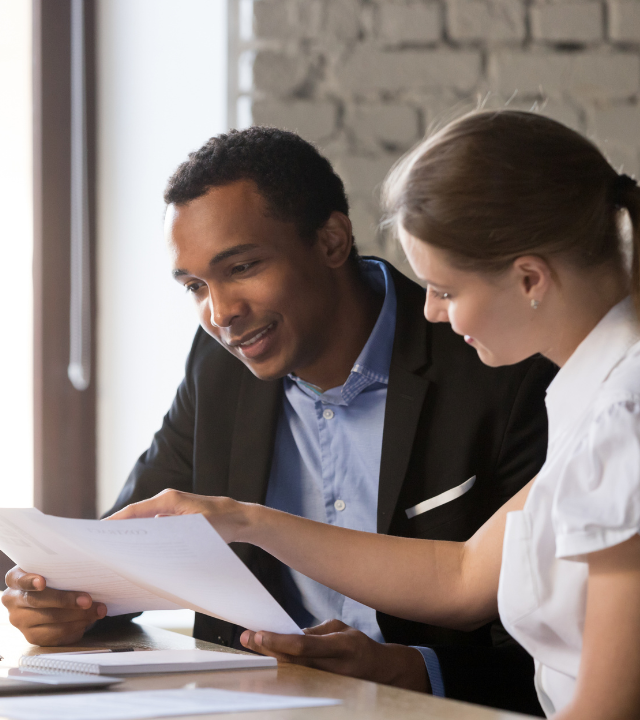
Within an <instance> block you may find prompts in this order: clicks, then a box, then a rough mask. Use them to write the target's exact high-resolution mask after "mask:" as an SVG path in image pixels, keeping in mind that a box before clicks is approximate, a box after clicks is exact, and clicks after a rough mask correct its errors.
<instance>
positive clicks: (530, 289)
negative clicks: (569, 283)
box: [513, 255, 553, 309]
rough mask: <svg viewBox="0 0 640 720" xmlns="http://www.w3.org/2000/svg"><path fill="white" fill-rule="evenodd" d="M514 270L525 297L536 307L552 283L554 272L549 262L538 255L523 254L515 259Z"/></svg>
mask: <svg viewBox="0 0 640 720" xmlns="http://www.w3.org/2000/svg"><path fill="white" fill-rule="evenodd" d="M513 271H514V272H515V274H516V280H517V282H518V284H519V286H520V290H521V292H522V295H523V297H524V298H525V299H526V301H527V302H528V303H529V304H530V305H531V307H532V308H534V309H536V308H537V307H538V305H540V303H541V302H542V301H543V300H544V296H545V295H546V294H547V292H548V290H549V287H550V285H551V280H552V276H553V273H552V270H551V267H550V265H549V263H548V262H547V261H546V260H544V259H543V258H541V257H540V256H538V255H523V256H522V257H519V258H516V259H515V260H514V261H513Z"/></svg>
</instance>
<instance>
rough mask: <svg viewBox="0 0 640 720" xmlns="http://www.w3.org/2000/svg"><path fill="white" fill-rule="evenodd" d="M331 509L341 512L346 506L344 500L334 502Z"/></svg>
mask: <svg viewBox="0 0 640 720" xmlns="http://www.w3.org/2000/svg"><path fill="white" fill-rule="evenodd" d="M333 507H334V508H335V509H336V510H337V511H338V512H342V511H343V510H344V509H345V508H346V507H347V506H346V505H345V502H344V500H336V501H335V502H334V503H333Z"/></svg>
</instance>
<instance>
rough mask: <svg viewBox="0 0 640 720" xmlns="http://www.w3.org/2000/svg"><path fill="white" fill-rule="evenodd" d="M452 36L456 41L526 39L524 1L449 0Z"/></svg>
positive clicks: (449, 25) (449, 20)
mask: <svg viewBox="0 0 640 720" xmlns="http://www.w3.org/2000/svg"><path fill="white" fill-rule="evenodd" d="M448 7H449V12H448V29H449V36H450V37H451V38H452V39H454V40H459V41H465V40H489V41H511V40H523V39H524V37H525V22H524V20H525V9H524V3H523V2H522V1H521V0H493V2H491V0H450V2H449V6H448Z"/></svg>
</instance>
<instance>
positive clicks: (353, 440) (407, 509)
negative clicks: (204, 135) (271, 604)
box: [3, 128, 554, 712]
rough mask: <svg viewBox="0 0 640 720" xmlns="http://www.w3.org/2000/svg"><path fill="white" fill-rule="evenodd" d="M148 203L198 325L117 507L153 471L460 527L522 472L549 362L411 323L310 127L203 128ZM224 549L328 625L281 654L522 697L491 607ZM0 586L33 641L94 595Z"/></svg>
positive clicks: (151, 488) (294, 607) (91, 616)
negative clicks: (447, 615) (454, 625)
mask: <svg viewBox="0 0 640 720" xmlns="http://www.w3.org/2000/svg"><path fill="white" fill-rule="evenodd" d="M165 200H166V202H167V206H168V207H167V216H166V231H167V239H168V242H169V247H170V250H171V254H172V259H173V263H174V271H173V273H174V276H175V278H176V280H177V281H178V282H180V283H181V284H182V285H184V286H185V288H186V289H187V290H188V291H189V292H191V293H192V294H193V296H194V300H195V302H196V305H197V308H198V312H199V315H200V323H201V329H200V330H199V331H198V333H197V334H196V337H195V340H194V344H193V348H192V350H191V354H190V356H189V359H188V362H187V368H186V377H185V380H184V381H183V383H182V384H181V386H180V388H179V389H178V393H177V396H176V399H175V401H174V403H173V405H172V407H171V409H170V411H169V413H168V414H167V416H166V417H165V419H164V422H163V425H162V428H161V430H160V431H159V432H158V433H157V434H156V436H155V438H154V441H153V443H152V445H151V447H150V448H149V450H148V451H147V452H146V453H144V454H143V455H142V456H141V458H140V459H139V461H138V463H137V464H136V466H135V467H134V469H133V472H132V474H131V476H130V477H129V480H128V481H127V484H126V485H125V487H124V489H123V491H122V493H121V494H120V497H119V498H118V501H117V503H116V506H115V507H114V510H115V509H117V508H120V507H122V506H124V505H126V504H128V503H131V502H135V501H138V500H141V499H144V498H147V497H149V496H151V495H153V494H155V493H157V492H160V491H161V490H163V489H165V488H168V487H172V488H176V489H178V490H184V491H188V492H195V493H199V494H207V495H228V496H231V497H234V498H236V499H238V500H243V501H250V502H260V503H266V504H268V505H270V506H272V507H275V508H278V509H281V510H286V511H289V512H294V513H298V514H301V515H304V516H305V517H309V518H312V519H315V520H322V521H324V522H332V523H335V524H338V525H342V526H344V527H350V528H353V529H358V530H369V531H372V532H376V531H377V532H383V533H390V534H395V535H403V536H414V537H427V538H434V539H449V540H465V539H467V538H468V537H469V536H470V535H472V534H473V532H474V531H475V530H476V529H477V528H478V527H479V526H480V525H481V524H482V523H483V522H484V521H485V520H486V519H488V518H489V517H490V516H491V514H492V513H493V512H494V510H496V509H497V508H498V507H500V506H501V505H502V504H503V503H504V502H505V500H506V499H507V498H508V497H510V496H511V495H513V494H514V493H515V492H516V491H517V490H519V489H520V487H522V486H523V485H524V484H525V483H526V482H527V481H529V480H530V479H531V478H532V477H533V476H534V475H535V474H536V472H537V470H538V469H539V467H540V465H541V464H542V462H543V460H544V455H545V450H546V414H545V410H544V404H543V397H544V391H545V388H546V386H547V384H548V382H549V381H550V379H551V377H552V376H553V373H554V369H553V367H552V366H551V365H550V364H548V363H546V362H545V361H543V360H533V361H527V362H525V363H521V364H519V365H517V366H514V367H509V368H500V369H492V368H488V367H486V366H484V365H482V363H481V362H480V361H479V360H478V358H477V355H476V352H475V350H473V348H470V347H468V346H467V345H466V344H465V343H464V341H463V340H462V338H459V337H457V336H456V335H455V334H454V333H453V332H452V331H451V329H450V328H449V327H448V326H446V325H443V324H436V325H433V324H430V323H428V322H427V321H426V320H425V319H424V316H423V305H424V300H425V293H424V290H423V289H422V288H420V287H419V286H418V285H416V284H415V283H413V282H411V281H410V280H408V279H407V278H406V277H404V276H403V275H401V274H400V273H399V272H398V271H397V270H395V269H394V268H393V267H391V266H390V265H389V264H387V263H384V262H382V261H378V260H375V259H364V260H363V259H360V258H359V256H358V253H357V251H356V249H355V246H354V244H353V238H352V235H351V224H350V221H349V218H348V203H347V199H346V197H345V194H344V188H343V185H342V182H341V181H340V179H339V178H338V177H337V175H335V173H334V172H333V170H332V168H331V166H330V164H329V163H328V162H327V161H326V160H325V159H324V158H322V157H321V156H320V155H319V154H318V153H317V151H316V150H315V149H314V148H313V147H312V146H311V145H309V144H308V143H306V142H304V141H303V140H301V139H300V138H299V137H297V136H296V135H294V134H292V133H286V132H282V131H278V130H274V129H269V128H251V129H249V130H246V131H242V132H232V133H230V134H228V135H222V136H219V137H217V138H213V139H212V140H210V141H209V142H208V143H207V144H206V145H205V146H204V147H203V148H201V149H200V150H199V151H197V152H196V153H193V154H192V155H191V156H190V158H189V160H188V161H187V162H185V163H183V165H181V166H180V167H179V168H178V170H177V171H176V173H175V175H174V176H173V177H172V178H171V180H170V182H169V185H168V188H167V191H166V194H165ZM234 549H235V550H236V552H237V553H238V555H239V556H240V557H241V558H242V559H243V561H244V562H245V563H246V564H247V565H248V566H249V567H250V568H251V570H252V571H253V572H254V573H255V574H256V576H257V577H258V578H259V579H260V580H261V581H262V582H263V584H264V585H265V586H266V587H267V588H268V589H269V591H270V592H271V593H272V594H273V595H274V596H275V597H276V599H278V601H279V602H280V603H281V604H282V605H283V607H284V608H285V609H286V610H287V611H288V612H289V613H290V614H291V616H292V617H293V618H294V619H295V620H296V621H297V622H298V623H299V624H300V625H301V626H308V625H313V624H317V623H319V622H322V621H325V620H329V619H331V618H338V619H339V620H340V623H342V622H343V623H345V625H342V624H340V623H336V622H333V623H329V624H327V625H324V626H321V627H320V628H316V629H315V630H314V631H313V632H312V633H310V634H308V635H307V637H306V639H305V643H306V644H305V645H304V646H302V647H300V648H298V650H297V655H298V657H297V658H296V661H300V662H305V663H308V664H312V665H316V666H318V665H321V666H322V667H325V668H326V669H332V670H334V671H336V672H343V673H346V674H350V675H356V676H359V677H367V678H369V679H373V680H376V681H378V682H385V683H389V684H394V685H397V686H399V687H409V688H413V689H416V690H423V691H431V692H434V693H437V694H445V693H446V695H447V696H449V697H457V698H460V699H465V700H469V701H475V702H483V703H486V704H492V705H495V706H497V707H506V708H509V709H513V710H522V711H529V712H536V711H537V712H539V708H538V706H537V701H536V699H535V693H534V689H533V681H532V678H533V665H532V662H531V660H530V658H529V657H528V656H526V654H525V653H524V651H523V650H522V649H521V648H519V647H518V646H516V645H515V644H514V643H513V641H510V639H509V638H508V636H507V637H505V636H504V631H502V635H501V636H500V627H499V625H498V624H497V623H496V624H495V626H494V627H490V626H486V627H484V628H481V629H480V630H477V631H475V632H472V633H461V632H456V631H450V630H446V629H442V628H435V627H431V626H426V625H420V624H418V623H412V622H407V621H404V620H400V619H398V618H392V617H389V616H385V615H383V614H381V613H377V614H376V613H375V612H374V611H373V610H371V609H370V608H366V607H364V606H362V605H360V604H358V603H355V602H354V601H352V600H350V599H349V598H345V597H343V596H340V595H338V594H337V593H335V592H333V591H330V590H328V589H327V588H324V587H322V586H320V585H318V584H317V583H314V582H312V581H310V580H309V579H308V578H305V577H304V576H301V575H299V574H297V573H293V572H291V571H290V570H288V569H287V568H284V567H283V566H281V565H280V564H279V563H277V561H275V559H274V558H272V557H270V556H268V555H267V554H265V553H263V552H262V551H260V550H258V549H257V548H254V547H252V546H239V547H235V548H234ZM381 582H384V578H381ZM7 584H8V586H9V589H8V590H7V591H6V593H5V595H4V597H3V602H4V603H5V605H7V607H8V608H9V610H10V617H11V621H12V623H13V624H14V625H16V626H17V627H19V628H20V629H21V630H22V631H23V632H24V633H25V635H26V637H27V639H29V640H31V641H32V642H36V643H39V644H64V643H69V642H71V641H72V640H73V639H76V638H77V637H80V636H81V635H82V633H83V632H84V631H85V629H86V628H87V627H89V626H90V625H91V624H92V623H93V622H95V621H96V620H98V619H101V618H102V617H104V615H105V613H106V608H105V607H104V606H103V605H100V604H99V603H93V602H92V600H91V598H90V597H89V596H88V595H87V594H86V593H61V592H58V591H55V590H51V589H48V588H46V586H45V582H44V579H43V578H38V577H36V576H33V575H28V574H25V573H23V572H22V571H21V570H20V569H19V568H15V569H14V570H13V571H11V572H10V573H9V575H8V578H7ZM347 626H350V627H347ZM194 632H195V635H196V636H197V637H200V638H203V639H208V640H212V641H213V642H217V643H222V644H224V645H232V646H236V647H240V643H239V638H240V635H241V632H242V628H237V627H234V626H231V625H229V624H227V623H224V622H222V621H219V620H216V619H214V618H210V617H205V616H202V615H198V616H197V617H196V623H195V628H194ZM492 634H493V638H492ZM383 640H386V644H383V642H382V641H383ZM251 643H252V646H253V647H255V648H257V649H260V648H259V646H258V645H257V644H256V640H255V638H253V639H252V640H251ZM410 646H421V648H419V649H416V648H415V647H410ZM430 647H431V648H432V649H429V648H430ZM287 654H288V655H293V654H294V653H287ZM318 655H320V656H324V658H325V660H324V661H322V662H321V661H319V660H318V657H317V656H318ZM326 658H328V661H327V660H326ZM443 686H444V687H443Z"/></svg>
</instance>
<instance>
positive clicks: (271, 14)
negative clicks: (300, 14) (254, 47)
mask: <svg viewBox="0 0 640 720" xmlns="http://www.w3.org/2000/svg"><path fill="white" fill-rule="evenodd" d="M292 19H293V18H292V17H291V5H290V3H289V2H288V0H257V2H254V3H253V30H254V33H255V35H256V37H259V38H286V37H287V36H288V35H289V33H290V32H291V25H292V22H291V21H292Z"/></svg>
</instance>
